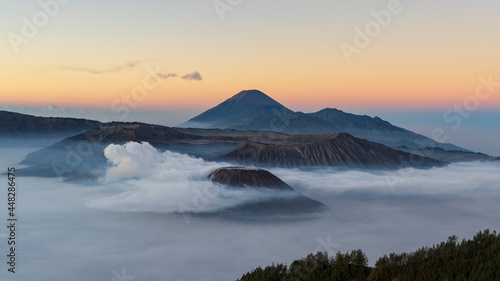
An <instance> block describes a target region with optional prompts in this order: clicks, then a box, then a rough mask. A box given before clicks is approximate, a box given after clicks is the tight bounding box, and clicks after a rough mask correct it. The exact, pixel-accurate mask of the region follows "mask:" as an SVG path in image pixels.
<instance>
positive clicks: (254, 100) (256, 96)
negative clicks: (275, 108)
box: [226, 90, 279, 105]
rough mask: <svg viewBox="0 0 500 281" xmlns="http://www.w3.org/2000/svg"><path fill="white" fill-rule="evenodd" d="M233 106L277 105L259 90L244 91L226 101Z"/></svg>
mask: <svg viewBox="0 0 500 281" xmlns="http://www.w3.org/2000/svg"><path fill="white" fill-rule="evenodd" d="M226 102H229V103H233V104H260V105H279V103H278V102H277V101H275V100H273V99H272V98H271V97H269V96H268V95H266V94H264V93H263V92H261V91H259V90H244V91H241V92H239V93H238V94H236V95H234V96H233V97H231V98H229V99H228V100H226Z"/></svg>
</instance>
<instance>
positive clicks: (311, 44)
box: [0, 0, 500, 127]
mask: <svg viewBox="0 0 500 281" xmlns="http://www.w3.org/2000/svg"><path fill="white" fill-rule="evenodd" d="M499 12H500V2H498V1H495V0H479V1H474V2H472V1H464V0H459V1H457V0H454V1H452V0H445V1H439V2H438V3H436V1H429V0H422V1H411V0H401V1H396V0H384V1H379V0H376V1H375V0H357V1H326V0H313V1H297V0H286V1H285V0H282V1H262V0H255V1H244V0H242V1H228V0H215V1H206V0H205V1H201V0H192V1H159V0H142V1H139V0H127V1H118V0H108V1H97V0H86V1H81V0H41V1H34V0H26V1H2V2H1V3H0V34H1V35H2V36H1V39H0V50H1V52H0V61H1V64H0V81H1V83H0V106H3V107H5V106H10V107H47V106H49V105H55V106H56V107H59V108H74V109H76V110H79V109H86V110H91V111H92V110H95V109H98V110H101V111H102V110H105V111H106V110H107V111H111V112H115V113H116V112H117V111H118V110H119V108H123V107H127V108H128V109H130V111H135V112H138V111H141V112H148V111H149V112H153V111H154V112H169V113H171V112H175V114H176V116H177V119H175V121H176V122H177V120H179V123H181V122H183V121H185V120H187V118H186V119H184V117H187V116H189V117H192V116H194V115H195V114H194V113H200V112H202V111H204V110H206V109H208V108H210V107H213V106H215V105H216V104H218V103H220V102H222V101H223V100H225V99H227V98H229V97H231V96H232V95H234V94H236V93H238V92H239V91H241V90H244V89H259V90H261V91H263V92H264V93H266V94H268V95H270V96H271V97H273V98H274V99H276V100H277V101H279V102H280V103H282V104H284V105H285V106H287V107H289V108H291V109H293V110H300V111H305V112H311V111H317V110H320V109H322V108H324V107H335V108H340V109H344V110H348V111H351V112H361V113H364V112H373V113H374V115H383V114H390V113H391V112H394V111H395V110H396V111H399V112H400V113H406V112H423V113H424V114H425V112H427V111H433V112H436V114H435V115H436V116H442V115H443V113H445V112H446V111H447V110H448V109H450V108H451V109H453V110H455V109H456V108H457V106H458V107H462V108H463V107H465V108H466V112H465V113H474V115H480V114H483V112H495V111H498V108H499V107H500V84H499V83H500V82H496V81H500V56H498V50H499V49H500V37H499V36H497V35H498V34H497V30H500V21H498V20H497V17H498V13H499ZM485 81H486V82H485ZM497 89H498V90H497ZM454 113H456V110H455V112H454ZM116 115H117V114H115V117H114V118H112V119H114V120H116V119H120V118H119V117H120V116H118V117H117V116H116ZM155 116H158V114H156V115H155ZM149 118H150V119H151V117H149ZM155 118H156V117H155ZM169 118H170V117H169ZM400 118H403V119H405V118H406V119H408V116H406V117H404V116H403V117H398V118H395V119H393V120H389V121H392V122H398V120H399V119H400ZM163 119H165V118H163ZM181 119H182V120H181ZM439 119H440V120H438V121H436V122H435V123H434V124H432V126H437V125H438V122H441V123H442V119H443V118H442V117H440V118H439ZM495 120H497V121H500V120H499V119H495ZM161 122H165V121H164V120H162V119H161V118H159V119H156V123H161ZM492 122H496V121H491V120H490V122H489V123H492ZM171 123H173V121H172V122H171ZM496 123H497V124H498V122H496ZM416 126H420V127H422V126H423V125H421V124H417V125H416Z"/></svg>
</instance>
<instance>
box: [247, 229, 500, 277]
mask: <svg viewBox="0 0 500 281" xmlns="http://www.w3.org/2000/svg"><path fill="white" fill-rule="evenodd" d="M254 280H255V281H257V280H259V281H275V280H276V281H277V280H287V281H288V280H294V281H298V280H308V281H324V280H336V281H353V280H356V281H363V280H367V281H387V280H389V281H390V280H393V281H396V280H397V281H407V280H408V281H409V280H412V281H433V280H436V281H437V280H449V281H451V280H454V281H465V280H467V281H473V280H474V281H475V280H478V281H479V280H481V281H485V280H489V281H490V280H491V281H496V280H500V235H497V233H496V232H495V231H493V232H490V231H489V230H485V231H484V232H479V233H477V234H476V235H475V236H474V238H472V239H471V240H465V239H464V240H462V241H461V242H459V241H457V237H456V236H451V237H449V238H448V241H446V242H441V243H439V244H437V245H434V246H432V247H422V248H420V249H418V250H417V251H415V252H412V253H402V254H396V253H391V254H389V255H384V256H383V257H381V258H379V259H378V261H377V262H376V263H375V267H374V268H370V267H368V259H367V257H366V255H365V254H364V253H363V251H361V250H355V251H352V252H351V253H345V254H343V253H340V252H338V253H337V254H336V255H335V256H332V257H329V256H328V254H327V253H321V252H318V253H316V254H309V255H308V256H307V257H306V258H303V259H300V260H296V261H294V262H292V263H291V264H290V265H284V264H277V265H275V264H273V265H271V266H267V267H266V268H264V269H263V268H260V267H259V268H257V269H255V270H253V271H252V272H249V273H247V274H245V275H243V276H242V277H241V279H238V281H254Z"/></svg>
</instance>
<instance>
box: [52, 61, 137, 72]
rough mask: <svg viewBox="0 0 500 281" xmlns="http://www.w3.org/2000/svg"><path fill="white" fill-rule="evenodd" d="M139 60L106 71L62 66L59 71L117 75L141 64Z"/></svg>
mask: <svg viewBox="0 0 500 281" xmlns="http://www.w3.org/2000/svg"><path fill="white" fill-rule="evenodd" d="M142 62H143V61H141V60H134V61H129V62H126V63H124V64H121V65H117V66H113V67H110V68H106V69H92V68H89V67H81V66H62V67H61V69H64V70H70V71H80V72H86V73H91V74H105V73H117V72H122V71H124V70H128V69H132V68H134V67H136V66H137V65H139V64H140V63H142Z"/></svg>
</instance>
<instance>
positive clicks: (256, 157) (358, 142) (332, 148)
mask: <svg viewBox="0 0 500 281" xmlns="http://www.w3.org/2000/svg"><path fill="white" fill-rule="evenodd" d="M216 160H220V161H228V162H233V163H238V164H251V165H257V166H269V167H283V168H298V167H316V166H331V167H340V168H358V169H399V168H407V167H413V168H431V167H441V166H444V165H445V164H446V163H444V162H441V161H438V160H435V159H431V158H427V157H423V156H417V155H414V154H410V153H407V152H403V151H400V150H395V149H392V148H389V147H387V146H385V145H382V144H379V143H374V142H370V141H367V140H364V139H359V138H355V137H353V136H351V135H349V134H346V133H333V134H323V135H321V134H318V135H295V136H289V137H286V138H281V139H275V140H273V142H272V143H270V142H246V143H245V144H243V145H242V146H240V147H239V148H237V149H236V150H234V151H232V152H230V153H227V154H225V155H222V156H220V157H218V158H216Z"/></svg>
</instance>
